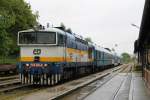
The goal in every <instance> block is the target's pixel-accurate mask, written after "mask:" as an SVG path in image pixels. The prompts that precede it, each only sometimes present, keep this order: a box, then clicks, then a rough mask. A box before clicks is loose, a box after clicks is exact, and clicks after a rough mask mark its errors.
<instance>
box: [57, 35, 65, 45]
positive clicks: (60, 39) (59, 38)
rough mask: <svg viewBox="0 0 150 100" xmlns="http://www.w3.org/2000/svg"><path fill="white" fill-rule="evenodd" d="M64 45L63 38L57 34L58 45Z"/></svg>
mask: <svg viewBox="0 0 150 100" xmlns="http://www.w3.org/2000/svg"><path fill="white" fill-rule="evenodd" d="M64 43H65V36H64V35H62V34H58V45H64Z"/></svg>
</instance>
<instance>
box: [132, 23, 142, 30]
mask: <svg viewBox="0 0 150 100" xmlns="http://www.w3.org/2000/svg"><path fill="white" fill-rule="evenodd" d="M131 25H132V26H133V27H136V28H137V29H140V27H139V26H138V25H136V24H131Z"/></svg>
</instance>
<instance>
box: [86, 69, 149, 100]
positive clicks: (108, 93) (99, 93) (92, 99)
mask: <svg viewBox="0 0 150 100" xmlns="http://www.w3.org/2000/svg"><path fill="white" fill-rule="evenodd" d="M85 100H150V91H149V89H148V88H147V86H146V85H145V83H144V80H143V78H142V75H141V73H135V72H132V73H119V74H118V75H116V76H115V77H113V78H112V79H111V80H110V81H108V82H107V83H106V84H104V85H103V86H101V87H100V88H98V89H97V90H96V91H95V92H93V93H91V94H90V95H88V96H87V97H86V98H85Z"/></svg>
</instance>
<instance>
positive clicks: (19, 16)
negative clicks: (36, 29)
mask: <svg viewBox="0 0 150 100" xmlns="http://www.w3.org/2000/svg"><path fill="white" fill-rule="evenodd" d="M37 18H38V12H36V14H33V13H32V10H31V6H30V4H28V3H26V2H25V1H24V0H0V43H1V45H0V52H1V54H4V53H5V52H6V51H8V52H10V51H9V50H10V48H11V52H13V51H14V50H18V49H16V48H17V44H16V43H17V42H16V41H17V33H18V31H20V30H24V29H29V28H32V27H33V26H35V25H36V24H37V21H36V20H37ZM6 49H7V50H6ZM1 54H0V56H1ZM6 54H8V53H6Z"/></svg>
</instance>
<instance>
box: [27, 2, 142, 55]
mask: <svg viewBox="0 0 150 100" xmlns="http://www.w3.org/2000/svg"><path fill="white" fill-rule="evenodd" d="M26 1H27V2H29V3H30V4H31V6H32V9H33V11H34V12H35V11H39V15H40V18H39V22H40V23H42V24H43V25H46V23H47V22H49V23H52V24H53V25H54V26H58V25H59V24H60V23H61V22H63V23H64V24H65V25H66V26H67V27H70V28H71V29H72V30H73V32H75V33H77V34H80V35H82V36H83V37H91V38H92V40H93V41H94V42H95V43H96V44H99V45H100V46H103V47H109V48H114V45H115V44H118V47H117V48H115V49H116V51H117V52H119V53H122V52H128V53H131V54H132V53H133V48H134V46H133V44H134V41H135V39H137V38H138V31H139V30H138V29H136V28H135V27H132V26H131V23H134V24H136V25H138V26H140V23H141V18H142V12H143V8H144V2H145V0H26Z"/></svg>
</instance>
